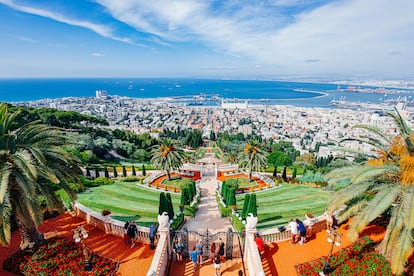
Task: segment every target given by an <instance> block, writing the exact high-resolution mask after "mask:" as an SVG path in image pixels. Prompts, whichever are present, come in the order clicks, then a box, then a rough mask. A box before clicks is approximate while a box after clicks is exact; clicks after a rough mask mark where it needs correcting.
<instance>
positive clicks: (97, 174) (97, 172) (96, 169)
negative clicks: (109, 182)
mask: <svg viewBox="0 0 414 276" xmlns="http://www.w3.org/2000/svg"><path fill="white" fill-rule="evenodd" d="M97 177H99V170H98V168H95V178H97Z"/></svg>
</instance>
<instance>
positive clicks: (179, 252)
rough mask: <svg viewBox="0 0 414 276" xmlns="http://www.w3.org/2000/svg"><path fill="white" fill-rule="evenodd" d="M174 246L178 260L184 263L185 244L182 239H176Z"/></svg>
mask: <svg viewBox="0 0 414 276" xmlns="http://www.w3.org/2000/svg"><path fill="white" fill-rule="evenodd" d="M173 248H174V252H175V256H176V258H177V262H178V263H179V264H182V263H183V250H184V245H183V243H182V242H181V239H175V241H174V246H173Z"/></svg>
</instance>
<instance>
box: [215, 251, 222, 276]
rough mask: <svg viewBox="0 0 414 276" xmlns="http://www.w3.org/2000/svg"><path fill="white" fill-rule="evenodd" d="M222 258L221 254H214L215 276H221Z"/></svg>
mask: <svg viewBox="0 0 414 276" xmlns="http://www.w3.org/2000/svg"><path fill="white" fill-rule="evenodd" d="M220 263H221V258H220V255H219V254H215V256H214V272H215V276H220V267H221V264H220Z"/></svg>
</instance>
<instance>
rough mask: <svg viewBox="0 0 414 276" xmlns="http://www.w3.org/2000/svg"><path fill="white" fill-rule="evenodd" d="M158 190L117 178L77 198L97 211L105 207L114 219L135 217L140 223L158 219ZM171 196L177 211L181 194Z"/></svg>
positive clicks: (144, 224) (145, 223)
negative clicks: (117, 180)
mask: <svg viewBox="0 0 414 276" xmlns="http://www.w3.org/2000/svg"><path fill="white" fill-rule="evenodd" d="M160 192H163V190H152V189H148V188H144V187H141V186H139V185H137V184H136V182H116V183H114V184H112V185H105V186H99V187H96V188H92V189H90V192H86V193H80V194H78V202H80V203H81V204H83V205H85V206H87V207H88V208H90V209H92V210H94V211H96V212H98V213H101V212H102V210H104V209H108V210H110V211H111V212H112V217H113V218H115V219H119V220H122V221H126V220H129V221H130V220H135V221H136V222H137V224H139V225H143V226H149V225H150V224H151V223H152V222H154V221H156V219H157V215H158V202H159V194H160ZM171 199H172V201H173V206H174V211H177V210H178V206H179V204H180V194H174V193H171Z"/></svg>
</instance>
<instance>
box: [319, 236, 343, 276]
mask: <svg viewBox="0 0 414 276" xmlns="http://www.w3.org/2000/svg"><path fill="white" fill-rule="evenodd" d="M327 240H328V242H330V243H331V250H330V251H329V255H328V258H327V260H326V262H325V264H324V265H323V269H322V271H321V272H319V275H320V276H325V275H326V274H329V273H330V272H331V264H330V263H329V261H330V259H331V256H332V251H333V248H334V244H335V245H336V246H340V245H341V242H342V233H340V232H337V231H336V230H331V231H330V232H329V235H328V239H327Z"/></svg>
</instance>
